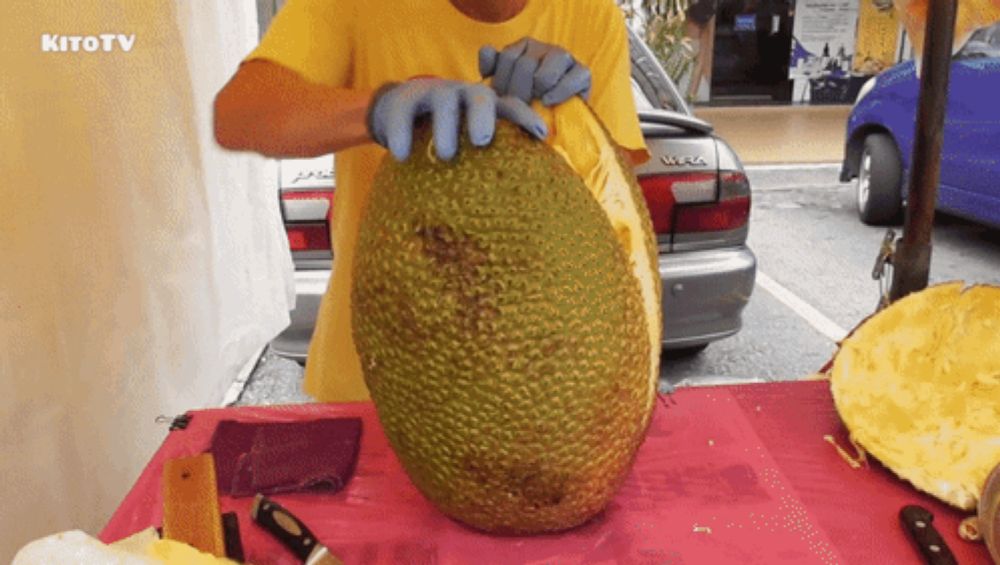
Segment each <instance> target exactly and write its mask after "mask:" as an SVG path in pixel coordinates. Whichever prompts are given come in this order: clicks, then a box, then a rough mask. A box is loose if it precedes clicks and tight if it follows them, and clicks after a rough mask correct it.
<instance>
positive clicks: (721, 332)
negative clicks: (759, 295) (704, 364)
mask: <svg viewBox="0 0 1000 565" xmlns="http://www.w3.org/2000/svg"><path fill="white" fill-rule="evenodd" d="M659 270H660V279H661V280H662V281H663V320H664V324H663V346H664V347H666V348H668V349H674V348H681V347H692V346H697V345H703V344H706V343H709V342H711V341H715V340H718V339H722V338H724V337H727V336H730V335H732V334H734V333H736V332H737V331H739V329H740V326H741V324H742V317H741V316H742V313H743V309H744V308H745V307H746V305H747V302H749V301H750V295H751V294H752V293H753V286H754V279H755V277H756V275H757V258H756V257H755V256H754V254H753V252H752V251H751V250H750V248H748V247H746V246H740V247H736V248H728V249H713V250H707V251H689V252H684V253H671V254H667V255H661V256H660V260H659Z"/></svg>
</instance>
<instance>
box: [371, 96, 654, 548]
mask: <svg viewBox="0 0 1000 565" xmlns="http://www.w3.org/2000/svg"><path fill="white" fill-rule="evenodd" d="M561 108H563V110H560V112H567V113H573V115H571V116H570V117H569V118H567V119H568V121H569V123H568V124H566V125H565V127H564V130H563V131H562V133H563V134H564V135H565V134H569V133H571V132H573V131H578V132H580V131H582V132H583V133H584V134H585V135H589V136H593V139H591V140H590V141H581V139H580V138H578V137H577V138H575V141H574V143H577V144H580V143H582V144H583V145H582V146H580V145H577V146H569V145H566V144H565V139H563V140H562V141H560V140H561V136H560V133H559V126H558V123H556V126H557V127H556V130H557V133H556V135H555V136H554V138H553V139H552V140H550V143H549V144H546V143H540V142H538V141H536V140H534V139H531V138H530V137H529V136H528V135H527V134H525V133H524V132H523V131H522V130H520V129H519V128H517V127H515V126H512V125H510V124H507V123H506V122H500V123H498V129H497V133H496V136H495V138H494V141H493V143H492V144H491V145H490V146H489V147H488V148H482V149H480V148H474V147H472V146H471V145H468V144H467V141H465V140H464V138H463V144H465V145H463V147H462V148H461V151H460V152H459V155H458V157H456V158H455V159H454V160H453V161H451V162H447V163H446V162H440V161H438V160H437V159H436V158H435V156H434V153H433V148H432V143H431V140H430V134H429V132H428V131H427V130H426V129H425V130H423V131H422V132H421V133H420V134H418V136H417V138H416V139H415V141H414V147H415V150H414V155H413V156H412V157H411V158H410V159H409V160H408V161H406V162H405V163H397V162H395V161H392V160H390V159H386V160H385V161H384V162H383V164H382V166H381V168H380V170H379V172H378V175H377V177H376V181H375V186H374V187H373V191H372V194H371V197H370V201H369V202H368V205H367V208H366V211H365V217H364V219H363V221H362V225H361V229H360V234H359V241H358V248H357V259H356V263H355V273H354V281H355V282H354V288H353V297H352V301H353V311H352V315H353V325H354V334H355V343H356V346H357V349H358V353H359V355H360V357H361V361H362V366H363V369H364V375H365V381H366V383H367V385H368V388H369V390H370V392H371V395H372V399H373V401H374V402H375V405H376V408H377V410H378V414H379V418H380V420H381V422H382V424H383V427H384V428H385V431H386V434H387V436H388V438H389V440H390V443H391V445H392V447H393V449H394V451H395V452H396V454H397V455H398V457H399V459H400V461H401V462H402V464H403V466H404V468H405V469H406V471H407V473H408V475H409V476H410V478H411V480H412V481H413V483H414V484H415V485H416V486H417V488H418V489H419V490H420V491H421V492H423V494H424V495H425V496H426V497H427V498H428V499H429V500H430V501H431V502H432V503H433V504H435V505H436V506H437V507H438V508H439V509H440V510H441V511H442V512H444V513H445V514H447V515H449V516H451V517H452V518H454V519H457V520H459V521H462V522H464V523H466V524H468V525H471V526H473V527H475V528H478V529H481V530H485V531H489V532H496V533H505V534H529V533H540V532H550V531H558V530H564V529H567V528H571V527H574V526H576V525H579V524H581V523H583V522H585V521H586V520H588V519H589V518H591V517H592V516H594V515H595V514H596V513H598V512H599V511H600V510H602V509H603V508H604V507H605V506H606V505H607V503H608V502H609V500H610V498H611V496H612V495H613V494H614V492H615V491H616V490H617V488H618V486H619V485H620V484H621V482H622V481H623V480H624V477H625V475H626V473H627V471H628V469H629V468H630V466H631V463H632V460H633V459H634V456H635V453H636V451H637V449H638V447H639V444H640V443H641V442H642V439H643V437H644V435H645V431H646V429H647V427H648V424H649V420H650V417H651V414H652V408H653V404H654V401H655V394H656V379H657V375H658V360H659V340H660V305H659V300H660V288H659V280H658V277H657V274H656V271H655V265H656V263H655V257H656V250H655V242H654V240H653V236H652V228H651V225H650V222H649V219H648V213H647V212H646V210H645V205H644V202H643V201H642V197H641V194H640V193H639V190H638V188H637V186H635V181H634V178H633V177H631V176H630V173H629V172H628V171H629V169H627V168H626V167H627V166H626V165H625V162H624V161H623V160H622V158H621V155H619V154H617V153H616V149H615V147H614V146H613V145H611V143H612V142H611V141H610V139H609V138H608V137H607V134H606V132H604V130H603V128H602V127H601V126H600V124H599V123H598V122H597V120H596V118H595V117H594V116H593V114H591V113H590V110H589V109H588V108H587V107H586V106H585V105H584V104H583V103H582V102H580V103H578V104H577V103H570V104H566V105H563V106H562V107H561ZM547 117H548V118H549V119H550V120H555V122H558V121H559V119H560V117H559V115H555V116H553V115H551V114H550V115H548V116H547ZM550 123H551V122H550ZM573 124H576V126H574V125H573ZM573 127H578V129H577V130H574V129H572V128H573ZM581 147H590V149H594V148H596V149H598V150H599V151H601V152H606V151H610V153H597V154H596V156H601V155H603V157H601V158H603V159H605V160H604V161H599V162H594V161H591V163H590V166H589V167H587V166H586V163H584V161H586V159H584V158H582V157H580V156H579V153H580V149H581ZM573 155H576V156H577V157H576V163H575V164H574V163H573V159H572V158H570V156H573ZM594 157H595V155H591V157H590V159H593V158H594ZM581 163H583V164H581ZM574 167H580V171H578V170H576V169H575V168H574ZM613 169H623V170H618V171H615V170H613ZM585 175H590V177H591V178H590V179H589V180H588V181H585V178H586V177H585ZM594 179H597V182H601V181H602V180H603V186H600V187H598V186H597V184H596V183H595V182H594ZM588 183H589V185H588ZM602 195H603V196H606V198H602Z"/></svg>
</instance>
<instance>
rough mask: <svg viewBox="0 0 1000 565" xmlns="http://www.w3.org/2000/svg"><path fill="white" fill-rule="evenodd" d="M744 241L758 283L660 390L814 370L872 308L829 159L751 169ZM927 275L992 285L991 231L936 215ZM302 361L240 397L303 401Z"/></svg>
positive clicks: (866, 254) (848, 200)
mask: <svg viewBox="0 0 1000 565" xmlns="http://www.w3.org/2000/svg"><path fill="white" fill-rule="evenodd" d="M750 175H751V182H752V183H753V186H754V189H755V192H754V205H753V211H752V213H751V227H750V245H751V246H752V248H753V250H754V251H755V252H756V254H757V258H758V261H759V276H758V285H757V288H756V289H755V290H754V294H753V297H752V299H751V301H750V304H749V306H748V307H747V309H746V311H745V316H744V327H743V330H742V331H741V332H740V333H739V334H737V335H736V336H734V337H732V338H729V339H726V340H723V341H720V342H717V343H715V344H713V345H711V346H710V347H709V348H708V349H707V350H705V351H704V352H703V353H701V354H700V355H697V356H695V357H690V358H687V359H671V358H666V359H664V363H663V369H662V376H663V385H664V387H663V388H667V387H669V386H671V385H675V384H682V385H687V384H698V383H701V384H708V383H712V382H720V381H724V380H731V379H735V380H790V379H799V378H802V377H805V376H807V375H809V374H811V373H814V372H815V371H817V370H818V369H819V368H820V367H821V366H822V365H823V364H824V363H825V362H826V361H827V360H828V359H829V358H830V357H831V355H832V354H833V353H834V351H835V343H836V340H837V339H839V337H841V336H842V334H843V333H844V332H846V331H847V330H849V329H851V328H853V327H854V326H855V325H856V324H857V323H858V322H860V321H861V320H862V319H864V318H865V317H866V316H868V315H869V314H871V313H872V312H873V311H874V308H875V305H876V304H877V302H878V296H879V291H878V285H877V283H875V282H874V281H872V279H871V271H872V266H873V264H874V259H875V255H876V252H877V250H878V247H879V244H880V243H881V241H882V238H883V236H884V235H885V231H886V230H885V228H872V227H868V226H865V225H863V224H861V223H860V222H859V221H858V219H857V215H856V213H855V209H854V202H853V188H852V186H851V185H847V184H840V183H839V182H838V181H837V170H836V167H833V166H819V167H806V168H801V167H800V168H782V167H770V168H763V169H761V168H751V169H750ZM934 244H935V248H934V258H933V262H932V268H931V279H932V282H934V281H945V280H954V279H962V280H966V281H973V282H980V283H987V282H989V283H994V284H1000V230H990V229H987V228H985V227H982V226H977V225H975V224H972V223H969V222H965V221H963V220H959V219H956V218H949V217H942V218H939V220H938V222H937V226H936V228H935V240H934ZM301 375H302V371H301V368H300V367H299V366H298V365H296V364H295V363H293V362H291V361H286V360H283V359H281V358H277V357H274V356H266V357H265V362H264V363H262V364H261V366H260V367H259V368H258V370H257V371H256V372H255V373H254V375H253V378H252V379H251V381H250V384H249V386H248V387H247V388H246V390H245V391H244V393H243V395H242V398H241V401H240V402H241V403H243V404H265V403H275V402H280V403H284V402H300V401H305V400H307V397H305V396H304V395H303V394H302V393H301Z"/></svg>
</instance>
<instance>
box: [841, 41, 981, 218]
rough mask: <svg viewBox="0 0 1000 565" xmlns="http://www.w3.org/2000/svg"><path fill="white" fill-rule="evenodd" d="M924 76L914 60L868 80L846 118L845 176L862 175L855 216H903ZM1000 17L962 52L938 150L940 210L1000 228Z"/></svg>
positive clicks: (955, 67) (956, 60)
mask: <svg viewBox="0 0 1000 565" xmlns="http://www.w3.org/2000/svg"><path fill="white" fill-rule="evenodd" d="M919 91H920V81H919V78H918V77H917V74H916V66H915V63H914V62H913V61H910V62H906V63H901V64H899V65H897V66H895V67H893V68H891V69H889V70H887V71H885V72H884V73H882V74H881V75H879V76H877V77H875V78H873V79H871V80H870V81H869V82H868V83H867V84H866V85H865V86H864V87H863V88H862V90H861V92H860V94H859V95H858V99H857V102H856V103H855V106H854V109H853V111H852V112H851V116H850V119H849V121H848V125H847V144H846V151H845V156H844V163H843V169H842V171H841V180H842V181H843V182H848V181H850V180H851V179H857V183H856V192H857V207H858V215H859V216H860V217H861V220H862V221H863V222H865V223H867V224H872V225H884V224H890V223H895V222H898V221H899V220H900V219H901V217H902V214H901V212H902V210H903V206H904V204H905V202H906V196H907V188H908V186H909V182H908V179H909V175H910V168H911V159H912V154H913V142H914V134H915V132H916V115H917V99H918V95H919ZM997 93H1000V24H995V25H993V26H992V27H989V28H985V29H982V30H979V31H978V32H976V33H975V34H974V35H973V36H972V38H971V39H970V40H969V42H968V43H966V45H965V46H964V47H963V48H962V50H961V51H960V52H959V53H957V54H956V55H955V57H954V61H953V63H952V66H951V85H950V87H949V93H948V108H947V114H946V119H945V129H944V148H943V151H942V156H941V184H940V189H939V193H938V201H937V207H938V209H940V210H942V211H945V212H948V213H951V214H954V215H957V216H962V217H965V218H968V219H971V220H974V221H977V222H982V223H984V224H989V225H992V226H997V227H1000V180H998V179H1000V104H998V103H997V101H996V100H995V97H996V96H997Z"/></svg>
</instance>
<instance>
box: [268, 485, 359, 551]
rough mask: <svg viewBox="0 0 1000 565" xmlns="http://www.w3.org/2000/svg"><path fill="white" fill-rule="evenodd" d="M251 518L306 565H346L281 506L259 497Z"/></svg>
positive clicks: (300, 521)
mask: <svg viewBox="0 0 1000 565" xmlns="http://www.w3.org/2000/svg"><path fill="white" fill-rule="evenodd" d="M250 517H251V518H253V521H254V522H257V524H259V525H260V526H261V527H262V528H264V529H265V530H267V531H268V532H269V533H270V534H271V535H273V536H274V537H275V538H277V539H278V541H280V542H281V543H282V544H283V545H284V546H285V547H287V548H288V549H289V550H290V551H291V552H292V553H294V554H295V555H296V556H297V557H298V558H299V559H301V560H302V563H304V565H343V562H341V561H340V559H337V558H336V557H334V556H333V554H331V553H330V551H329V550H327V548H326V547H324V546H323V545H322V544H321V543H319V540H317V539H316V536H315V535H313V533H312V532H311V531H309V528H307V527H306V525H305V524H303V523H302V520H299V519H298V518H296V517H295V515H294V514H292V513H291V512H289V511H288V510H286V509H285V508H283V507H282V506H281V505H280V504H278V503H277V502H274V501H273V500H271V499H269V498H267V497H266V496H264V495H262V494H258V495H257V496H255V497H254V499H253V506H251V507H250Z"/></svg>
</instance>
